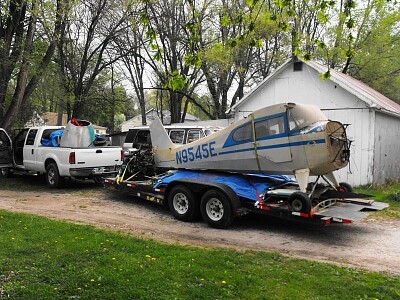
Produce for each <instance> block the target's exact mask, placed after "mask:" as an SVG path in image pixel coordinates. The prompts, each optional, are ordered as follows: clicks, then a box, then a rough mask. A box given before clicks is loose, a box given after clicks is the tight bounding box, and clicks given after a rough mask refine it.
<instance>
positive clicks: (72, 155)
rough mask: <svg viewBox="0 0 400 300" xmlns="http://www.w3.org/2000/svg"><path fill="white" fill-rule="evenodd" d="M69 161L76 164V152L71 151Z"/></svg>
mask: <svg viewBox="0 0 400 300" xmlns="http://www.w3.org/2000/svg"><path fill="white" fill-rule="evenodd" d="M68 161H69V163H70V164H71V165H72V164H75V152H71V153H70V154H69V160H68Z"/></svg>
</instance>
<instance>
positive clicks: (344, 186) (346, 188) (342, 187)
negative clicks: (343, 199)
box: [338, 182, 353, 193]
mask: <svg viewBox="0 0 400 300" xmlns="http://www.w3.org/2000/svg"><path fill="white" fill-rule="evenodd" d="M338 191H339V192H349V193H352V192H353V187H352V186H351V185H350V184H349V183H347V182H339V188H338Z"/></svg>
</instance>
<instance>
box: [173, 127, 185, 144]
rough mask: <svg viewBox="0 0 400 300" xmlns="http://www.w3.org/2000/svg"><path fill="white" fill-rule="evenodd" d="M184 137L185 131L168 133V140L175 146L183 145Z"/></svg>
mask: <svg viewBox="0 0 400 300" xmlns="http://www.w3.org/2000/svg"><path fill="white" fill-rule="evenodd" d="M184 137H185V130H171V131H170V132H169V138H170V139H171V141H172V142H173V143H175V144H183V139H184Z"/></svg>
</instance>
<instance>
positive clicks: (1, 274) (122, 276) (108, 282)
mask: <svg viewBox="0 0 400 300" xmlns="http://www.w3.org/2000/svg"><path fill="white" fill-rule="evenodd" d="M0 231H1V232H2V234H1V235H0V286H1V295H2V296H5V297H6V298H11V299H74V298H79V299H128V298H130V299H211V298H212V299H333V298H334V299H397V298H399V296H400V290H399V286H400V278H399V277H390V276H387V275H383V274H377V273H366V272H363V271H360V270H356V269H348V268H343V267H336V266H331V265H327V264H322V263H317V262H310V261H305V260H299V259H291V258H287V257H284V256H282V255H280V254H277V253H267V252H253V251H246V252H238V251H232V250H224V249H200V248H193V247H182V246H176V245H165V244H158V243H155V242H153V241H145V240H141V239H137V238H131V237H126V236H123V235H120V234H116V233H111V232H106V231H103V230H98V229H93V228H92V227H89V226H81V225H74V224H68V223H64V222H57V221H50V220H48V219H45V218H40V217H34V216H29V215H23V214H15V213H8V212H5V211H0Z"/></svg>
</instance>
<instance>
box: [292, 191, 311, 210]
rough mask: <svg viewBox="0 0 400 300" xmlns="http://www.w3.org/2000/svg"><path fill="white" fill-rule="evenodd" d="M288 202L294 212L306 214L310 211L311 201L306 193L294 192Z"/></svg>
mask: <svg viewBox="0 0 400 300" xmlns="http://www.w3.org/2000/svg"><path fill="white" fill-rule="evenodd" d="M288 202H289V205H290V207H291V208H292V211H294V212H300V213H305V214H308V213H310V211H311V199H310V197H308V195H307V194H306V193H302V192H295V193H293V194H291V195H290V196H289V200H288Z"/></svg>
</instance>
